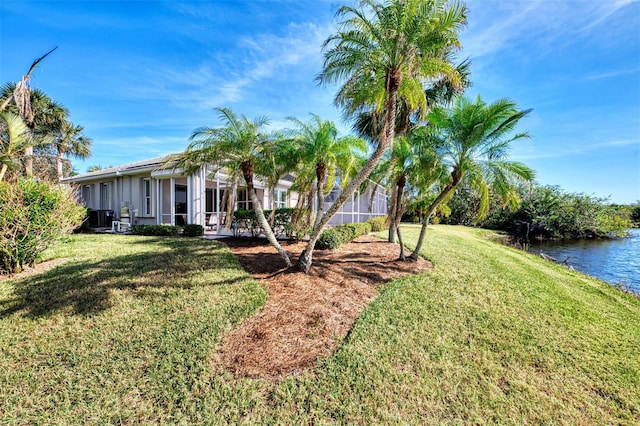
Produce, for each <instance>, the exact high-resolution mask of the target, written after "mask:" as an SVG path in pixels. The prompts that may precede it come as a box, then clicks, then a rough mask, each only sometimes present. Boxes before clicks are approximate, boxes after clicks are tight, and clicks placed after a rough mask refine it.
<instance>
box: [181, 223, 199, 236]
mask: <svg viewBox="0 0 640 426" xmlns="http://www.w3.org/2000/svg"><path fill="white" fill-rule="evenodd" d="M203 234H204V226H202V225H196V224H188V225H185V226H184V229H183V230H182V235H184V236H185V237H199V236H201V235H203Z"/></svg>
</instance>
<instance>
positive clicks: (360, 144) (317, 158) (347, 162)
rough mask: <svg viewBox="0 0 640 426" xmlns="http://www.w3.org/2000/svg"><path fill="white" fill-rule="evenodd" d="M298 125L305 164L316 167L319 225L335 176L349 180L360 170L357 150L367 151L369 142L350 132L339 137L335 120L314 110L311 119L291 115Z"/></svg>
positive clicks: (301, 158) (297, 139)
mask: <svg viewBox="0 0 640 426" xmlns="http://www.w3.org/2000/svg"><path fill="white" fill-rule="evenodd" d="M289 120H291V121H292V122H293V123H294V124H295V125H296V129H295V130H294V136H293V139H294V142H295V144H296V147H297V149H298V153H297V154H298V155H297V157H298V160H299V161H300V164H302V165H303V167H305V166H307V165H312V166H313V167H314V169H315V194H316V219H315V226H317V225H318V223H320V221H321V220H322V217H323V216H324V200H325V196H326V195H327V194H328V193H329V192H330V191H331V190H332V189H333V188H334V186H335V178H336V176H337V174H338V173H340V174H341V181H342V182H348V181H349V178H350V177H352V176H353V175H354V174H355V173H354V171H355V170H357V163H358V161H357V159H358V156H357V153H361V154H364V152H365V151H366V149H367V144H366V142H365V141H364V140H363V139H360V138H356V137H352V136H348V137H343V138H339V137H338V129H337V128H336V126H335V124H334V123H333V122H331V121H323V120H322V119H321V118H320V117H319V116H317V115H315V114H311V120H310V121H309V122H303V121H301V120H298V119H296V118H289Z"/></svg>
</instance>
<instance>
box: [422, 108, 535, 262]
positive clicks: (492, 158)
mask: <svg viewBox="0 0 640 426" xmlns="http://www.w3.org/2000/svg"><path fill="white" fill-rule="evenodd" d="M530 111H531V110H518V109H517V108H516V104H515V103H514V102H512V101H510V100H509V99H500V100H498V101H496V102H494V103H492V104H490V105H487V104H486V103H485V102H484V101H483V100H482V99H481V98H480V97H479V96H478V97H477V98H476V99H475V100H474V101H471V100H469V99H467V98H464V97H459V98H458V99H457V100H456V102H455V105H454V106H453V107H452V108H441V107H440V108H435V109H434V110H433V111H431V112H430V113H429V115H428V117H427V119H428V121H429V125H428V126H427V130H428V134H427V135H428V138H429V139H430V143H431V145H432V146H433V147H434V149H435V151H436V154H437V156H438V161H439V162H440V163H441V164H442V165H444V166H445V167H446V168H447V170H448V175H447V176H446V179H444V180H443V181H442V182H441V185H439V187H438V189H437V191H436V192H435V193H434V195H435V194H437V195H435V198H433V201H431V202H430V203H429V206H428V207H427V208H426V209H425V210H424V211H423V214H422V217H421V220H422V228H421V230H420V236H419V238H418V244H417V245H416V248H415V250H414V251H413V253H411V258H412V259H417V258H418V255H419V253H420V250H421V249H422V245H423V244H424V238H425V234H426V230H427V226H428V225H429V221H430V219H431V215H432V214H433V213H434V212H435V210H436V209H437V208H438V206H440V204H441V203H443V202H444V201H445V200H447V199H449V198H450V197H451V196H452V195H453V191H454V190H455V189H456V187H457V186H458V185H459V184H460V183H462V182H464V183H465V184H466V185H468V186H469V187H472V188H474V189H476V190H477V191H478V192H479V193H480V195H481V204H480V206H481V208H480V212H479V216H480V217H482V216H484V215H485V214H486V211H487V206H488V202H489V188H491V189H492V190H493V192H494V193H495V194H496V195H498V196H499V197H500V198H501V199H502V200H503V202H504V204H505V205H510V206H517V204H518V202H519V198H518V196H517V192H516V187H517V184H518V183H519V182H522V181H532V180H533V177H534V172H533V171H532V170H531V169H530V168H529V167H527V166H526V165H524V164H522V163H520V162H515V161H509V160H507V155H508V152H509V149H510V146H511V144H512V143H513V142H515V141H517V140H519V139H523V138H528V137H529V135H528V134H527V133H518V134H515V135H513V134H512V132H513V130H514V129H515V127H516V125H517V124H518V122H519V121H520V120H521V119H522V118H523V117H525V116H526V115H527V114H528V113H529V112H530ZM431 183H432V182H431ZM431 183H430V184H431Z"/></svg>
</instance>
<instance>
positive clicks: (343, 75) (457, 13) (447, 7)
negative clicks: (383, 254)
mask: <svg viewBox="0 0 640 426" xmlns="http://www.w3.org/2000/svg"><path fill="white" fill-rule="evenodd" d="M465 12H466V8H465V6H464V5H463V4H462V3H460V2H457V1H453V2H450V1H448V0H433V1H428V2H427V1H424V0H389V1H386V2H385V3H378V2H376V1H374V0H361V1H360V2H359V6H358V7H350V6H343V7H341V8H340V9H338V16H339V17H342V18H343V19H344V20H343V21H342V22H341V23H340V24H339V30H338V31H337V32H336V33H335V34H334V35H332V36H330V37H329V38H328V39H327V40H326V41H325V43H324V45H323V49H324V50H325V54H324V67H323V71H322V73H320V75H319V76H318V81H319V82H321V83H323V84H329V83H341V84H342V87H341V89H340V90H339V91H338V94H337V96H336V100H335V102H336V104H337V105H340V106H342V107H343V109H344V112H345V115H347V116H351V115H353V114H355V113H357V112H358V110H359V109H361V108H363V107H365V108H366V109H369V107H371V106H373V107H374V108H375V110H376V111H378V112H380V113H381V114H380V115H381V117H382V126H381V134H380V137H379V138H377V140H378V143H377V146H376V148H375V150H374V151H373V153H372V155H371V157H370V158H369V160H368V161H367V162H366V164H365V165H364V167H363V168H362V170H361V171H360V172H359V173H358V175H357V176H356V177H355V178H354V179H352V181H351V182H350V183H349V185H348V186H347V187H346V188H345V189H344V190H343V191H342V192H341V194H340V196H339V197H338V199H337V200H336V201H335V203H334V204H333V205H332V206H331V208H330V209H329V210H328V211H327V213H326V214H325V215H324V217H323V218H322V220H321V221H320V222H319V223H318V224H317V225H316V226H315V227H314V230H313V231H312V233H311V236H310V239H309V243H308V244H307V247H306V248H305V250H304V251H303V252H302V254H301V255H300V258H299V260H298V268H299V269H300V270H301V271H303V272H308V271H309V268H310V267H311V263H312V255H313V249H314V246H315V243H316V241H317V239H318V237H319V236H320V233H321V232H322V230H323V229H324V227H325V225H326V224H327V223H328V222H329V220H330V219H331V217H332V216H333V215H334V214H335V213H336V212H337V211H338V210H339V209H340V208H341V207H342V206H343V205H344V203H345V202H346V201H347V200H348V199H349V198H350V197H351V196H352V195H353V193H354V192H355V190H356V189H357V188H358V187H359V186H360V185H361V184H362V183H363V182H364V181H365V180H366V179H367V177H368V176H369V175H370V174H371V171H372V170H373V169H374V168H375V166H376V164H377V163H378V162H379V161H380V159H381V158H382V155H383V154H384V152H385V151H386V150H387V149H388V148H389V147H390V146H391V143H392V141H393V137H394V133H395V126H394V122H395V119H396V106H397V99H398V96H399V95H400V96H401V97H402V98H403V99H404V100H406V102H407V103H408V104H409V105H410V107H411V108H412V109H414V108H416V107H418V106H420V105H422V106H425V107H426V98H425V94H424V91H423V82H424V81H426V80H430V79H437V78H439V77H440V76H442V75H448V76H449V78H450V79H451V81H453V82H456V81H459V76H458V73H457V71H456V70H455V67H454V66H453V65H452V64H451V63H450V62H449V61H448V60H447V59H448V56H447V55H448V54H449V53H450V52H451V51H453V50H454V49H457V48H459V47H460V42H459V40H458V30H459V29H460V28H461V27H462V26H463V25H464V24H465V23H466V16H465Z"/></svg>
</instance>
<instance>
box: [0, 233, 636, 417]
mask: <svg viewBox="0 0 640 426" xmlns="http://www.w3.org/2000/svg"><path fill="white" fill-rule="evenodd" d="M418 233H419V228H418V227H417V226H410V227H405V229H404V235H405V239H406V241H407V243H408V244H409V245H412V244H414V243H415V241H416V240H417V236H418ZM428 233H429V235H428V238H427V239H426V241H425V245H424V248H423V254H425V255H426V256H427V257H428V258H429V260H431V261H432V262H433V264H434V269H433V270H432V271H430V272H428V273H426V274H422V275H415V276H410V277H405V278H401V279H398V280H395V281H392V282H390V283H389V284H387V285H385V286H384V287H383V288H382V289H381V291H380V295H379V296H378V298H377V299H376V300H375V301H373V302H372V304H370V305H369V307H368V308H367V309H365V311H364V312H363V314H362V315H361V316H360V318H359V319H358V320H357V321H356V323H355V325H354V327H353V329H352V330H351V332H350V333H349V334H348V336H347V337H346V338H344V340H343V341H342V343H341V345H340V347H339V349H338V351H337V352H336V353H335V354H333V355H331V356H327V357H324V358H322V359H321V360H320V361H319V363H318V365H317V366H316V367H315V368H313V369H311V370H308V371H306V372H301V373H299V374H298V375H296V376H292V377H288V378H284V379H283V380H281V381H276V382H274V381H270V380H261V379H248V378H234V376H233V374H231V373H230V372H228V371H227V370H225V369H223V368H221V367H220V365H221V363H220V362H219V360H218V356H219V355H218V353H217V348H218V347H219V346H220V345H221V342H222V341H223V340H224V339H225V337H226V336H228V335H230V333H231V331H232V330H234V329H235V328H236V327H237V326H238V324H240V323H241V322H242V321H243V320H244V319H246V318H249V317H250V316H252V315H253V314H254V313H255V312H256V311H257V309H258V307H259V306H261V305H263V304H264V303H265V299H266V293H265V291H264V290H263V289H262V288H261V287H260V285H259V284H258V283H257V282H256V281H254V280H253V279H251V277H250V276H248V275H247V274H246V273H245V272H244V271H243V270H241V269H240V267H239V264H238V262H237V260H236V259H235V258H234V257H233V255H232V254H231V253H230V252H229V250H228V249H227V248H226V247H224V246H223V245H222V244H220V243H217V242H213V241H202V240H199V239H187V238H166V237H163V238H154V237H140V236H118V235H116V236H114V235H74V236H72V237H70V239H69V242H68V243H67V244H66V245H65V246H64V247H60V248H56V249H55V251H50V252H48V253H46V254H47V256H48V257H50V258H68V259H69V260H68V261H67V262H66V263H63V264H61V265H59V266H58V267H57V268H55V269H52V270H50V271H48V272H44V273H42V274H40V275H33V276H29V277H25V278H18V279H11V280H4V281H0V347H1V348H2V351H0V402H1V403H0V423H1V424H16V423H20V424H24V423H41V424H42V423H47V424H80V423H82V424H96V423H101V424H103V423H124V424H133V423H137V424H139V423H147V424H149V423H210V424H216V423H217V424H223V423H246V424H249V423H267V424H275V423H288V424H299V423H302V424H304V423H319V424H326V423H342V424H344V423H356V424H369V423H378V424H380V423H395V424H397V423H413V424H416V423H420V424H450V423H455V424H460V423H474V424H485V423H500V424H504V423H507V424H541V423H553V424H634V423H637V422H638V421H639V420H640V359H639V358H638V356H637V348H638V347H640V301H638V300H637V299H634V298H632V297H630V296H628V295H626V294H624V293H622V292H620V291H618V290H616V289H614V288H612V287H610V286H608V285H606V284H605V283H603V282H601V281H598V280H596V279H592V278H589V277H586V276H584V275H581V274H579V273H577V272H573V271H570V270H568V269H566V268H563V267H560V266H558V265H555V264H551V263H549V262H545V261H544V260H542V259H539V258H536V257H535V256H533V255H530V254H527V253H524V252H520V251H517V250H513V249H510V248H508V247H504V246H502V245H500V244H499V243H496V242H493V241H491V239H490V238H488V237H489V236H490V235H491V233H490V232H489V231H485V230H478V229H469V228H462V227H451V226H433V227H430V228H429V230H428ZM381 236H382V237H384V235H383V234H381ZM353 254H354V253H348V252H344V255H345V258H348V256H351V255H353ZM327 297H329V295H327Z"/></svg>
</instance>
